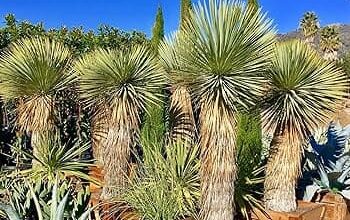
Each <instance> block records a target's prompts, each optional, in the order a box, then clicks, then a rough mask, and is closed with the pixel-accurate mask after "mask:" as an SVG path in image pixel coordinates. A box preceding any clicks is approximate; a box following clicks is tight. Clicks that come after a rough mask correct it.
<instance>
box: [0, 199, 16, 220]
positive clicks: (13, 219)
mask: <svg viewBox="0 0 350 220" xmlns="http://www.w3.org/2000/svg"><path fill="white" fill-rule="evenodd" d="M0 210H3V211H4V212H5V213H6V215H7V217H8V218H9V220H21V218H20V216H19V214H18V213H17V212H16V211H15V210H14V209H13V207H12V206H11V205H8V204H1V203H0Z"/></svg>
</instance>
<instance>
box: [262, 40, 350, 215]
mask: <svg viewBox="0 0 350 220" xmlns="http://www.w3.org/2000/svg"><path fill="white" fill-rule="evenodd" d="M266 77H267V79H268V81H269V83H268V88H269V92H268V93H267V94H266V96H265V99H264V101H263V103H264V104H263V111H262V122H263V127H264V129H265V130H266V131H267V132H268V133H273V134H274V136H273V140H272V142H271V148H270V156H269V159H268V163H267V170H266V180H265V194H264V195H265V202H266V204H265V206H266V208H268V209H271V210H274V211H286V212H288V211H294V210H295V209H296V205H297V204H296V197H295V187H296V181H297V179H298V177H299V175H300V163H301V155H302V146H303V144H305V143H306V141H307V140H308V138H309V136H310V135H311V134H312V132H313V131H314V130H315V129H316V128H317V127H319V126H322V124H325V123H329V120H330V118H331V117H332V116H333V113H334V112H335V111H336V108H335V106H336V103H337V102H338V101H341V100H342V99H343V96H344V95H345V89H346V87H347V86H348V82H347V78H346V76H345V74H343V72H342V71H341V70H340V69H338V68H336V67H335V66H334V65H333V64H331V63H329V62H327V61H325V60H324V59H322V57H320V56H319V54H317V52H316V51H315V50H314V49H313V48H311V47H310V46H309V45H307V44H305V43H303V42H301V41H299V40H295V41H288V42H283V43H280V44H278V45H277V46H276V47H275V51H274V57H273V59H272V65H271V67H270V68H269V70H268V71H267V73H266Z"/></svg>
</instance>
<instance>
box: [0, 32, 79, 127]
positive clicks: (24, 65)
mask: <svg viewBox="0 0 350 220" xmlns="http://www.w3.org/2000/svg"><path fill="white" fill-rule="evenodd" d="M71 64H72V55H71V53H70V51H69V50H68V49H67V48H66V47H65V46H64V45H63V44H61V43H59V42H56V41H52V40H49V39H47V38H33V39H23V40H20V41H17V42H14V43H12V44H11V45H10V46H9V47H8V48H7V49H6V50H5V51H4V53H3V54H2V56H1V58H0V78H1V89H0V93H1V95H2V96H3V97H4V98H6V99H19V100H20V102H19V107H18V113H19V116H18V123H19V125H20V128H21V129H22V130H24V131H42V130H46V129H47V128H48V127H50V126H51V125H52V123H53V106H54V96H55V94H56V92H57V91H58V90H62V89H65V88H67V87H68V86H69V85H70V84H71V83H72V82H74V77H73V75H72V74H71Z"/></svg>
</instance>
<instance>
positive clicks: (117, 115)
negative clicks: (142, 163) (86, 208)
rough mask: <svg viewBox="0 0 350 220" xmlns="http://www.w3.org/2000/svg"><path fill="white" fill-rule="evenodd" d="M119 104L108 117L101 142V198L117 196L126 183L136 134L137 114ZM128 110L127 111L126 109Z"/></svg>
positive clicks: (106, 198) (107, 198)
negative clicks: (102, 183) (102, 177)
mask: <svg viewBox="0 0 350 220" xmlns="http://www.w3.org/2000/svg"><path fill="white" fill-rule="evenodd" d="M124 107H125V106H123V105H121V106H119V109H118V108H117V109H115V110H114V113H112V115H114V117H113V116H112V117H110V118H107V119H108V131H107V136H106V139H104V142H103V154H102V155H103V167H104V168H103V170H104V186H103V189H102V195H101V198H102V199H103V200H109V199H111V198H115V197H118V195H120V194H121V193H122V191H123V190H124V189H125V187H126V186H127V184H128V175H129V162H130V155H131V148H132V147H133V144H134V143H135V137H137V136H138V132H139V130H138V121H139V120H138V115H137V114H136V113H137V112H130V111H132V110H131V108H124ZM126 109H128V110H129V112H127V110H126Z"/></svg>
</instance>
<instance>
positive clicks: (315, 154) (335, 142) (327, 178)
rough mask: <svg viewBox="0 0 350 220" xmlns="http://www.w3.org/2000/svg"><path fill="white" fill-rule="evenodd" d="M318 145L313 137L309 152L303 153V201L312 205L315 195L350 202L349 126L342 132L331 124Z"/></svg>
mask: <svg viewBox="0 0 350 220" xmlns="http://www.w3.org/2000/svg"><path fill="white" fill-rule="evenodd" d="M321 136H325V139H326V141H324V140H323V142H325V143H320V142H322V138H319V139H318V141H316V140H315V138H314V137H313V136H312V137H311V141H310V145H311V147H312V148H311V149H308V150H307V151H306V152H305V156H306V162H307V163H305V167H304V169H305V170H304V172H303V179H302V183H306V184H301V188H302V189H303V191H304V196H303V197H304V198H303V199H304V200H308V201H311V200H313V199H315V197H316V195H318V194H322V193H326V192H333V193H338V194H340V195H342V196H343V197H345V198H347V199H350V179H349V172H350V169H349V168H350V166H349V165H350V164H349V162H350V155H349V148H348V147H347V146H346V144H347V142H348V140H349V138H350V126H346V127H345V128H342V127H341V126H340V125H339V124H336V123H334V122H332V123H331V124H330V125H329V127H328V130H327V132H326V134H325V135H321Z"/></svg>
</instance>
